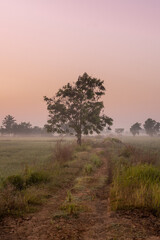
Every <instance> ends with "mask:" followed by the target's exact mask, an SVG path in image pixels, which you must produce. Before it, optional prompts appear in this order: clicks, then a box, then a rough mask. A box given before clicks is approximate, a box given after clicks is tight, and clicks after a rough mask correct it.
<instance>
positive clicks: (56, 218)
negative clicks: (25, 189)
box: [0, 159, 160, 240]
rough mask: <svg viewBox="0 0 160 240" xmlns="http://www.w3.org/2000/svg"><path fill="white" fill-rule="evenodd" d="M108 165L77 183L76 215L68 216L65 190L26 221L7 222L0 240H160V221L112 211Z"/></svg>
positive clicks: (0, 228) (74, 196)
mask: <svg viewBox="0 0 160 240" xmlns="http://www.w3.org/2000/svg"><path fill="white" fill-rule="evenodd" d="M107 172H108V162H107V159H103V165H102V166H101V167H100V168H97V170H96V171H95V172H94V173H93V174H92V175H89V176H86V175H82V176H80V177H78V178H77V179H76V181H75V182H74V183H73V185H72V187H70V188H69V190H70V192H71V198H72V199H71V202H70V204H71V205H72V206H78V207H79V209H80V210H76V211H77V212H76V214H71V215H66V214H64V213H63V211H62V210H60V206H62V205H63V204H64V203H66V196H67V189H61V190H60V191H59V192H58V193H57V195H56V196H55V197H54V198H53V197H52V198H51V199H50V200H49V202H48V203H47V204H45V205H44V206H43V208H42V209H41V210H40V211H39V212H37V213H34V214H30V215H28V216H27V217H25V218H19V219H14V218H6V219H4V220H3V221H2V222H1V224H0V240H2V239H3V240H46V239H47V240H67V239H68V240H94V239H96V240H122V239H123V240H127V239H128V240H136V239H137V240H140V239H146V240H149V239H150V240H160V220H158V219H157V218H156V217H154V216H151V215H149V214H147V213H143V214H142V213H139V212H136V211H134V212H133V213H131V212H124V213H122V212H121V213H114V212H112V211H111V210H110V204H109V185H108V184H107Z"/></svg>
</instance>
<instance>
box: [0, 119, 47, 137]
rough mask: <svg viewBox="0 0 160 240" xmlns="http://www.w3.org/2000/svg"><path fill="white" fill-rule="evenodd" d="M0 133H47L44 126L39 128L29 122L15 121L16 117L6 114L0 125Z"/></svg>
mask: <svg viewBox="0 0 160 240" xmlns="http://www.w3.org/2000/svg"><path fill="white" fill-rule="evenodd" d="M0 133H1V134H2V135H3V134H4V135H5V134H9V135H11V134H14V135H28V134H38V135H40V134H47V131H46V129H45V128H40V127H38V126H32V124H31V123H30V122H21V123H17V121H16V119H15V118H14V117H13V116H11V115H7V116H6V117H5V118H4V119H3V121H2V126H1V127H0Z"/></svg>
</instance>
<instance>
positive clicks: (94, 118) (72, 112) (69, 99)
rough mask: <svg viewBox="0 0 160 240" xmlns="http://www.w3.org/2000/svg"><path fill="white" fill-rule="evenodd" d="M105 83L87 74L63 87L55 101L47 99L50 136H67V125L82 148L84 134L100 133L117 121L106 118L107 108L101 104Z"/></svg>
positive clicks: (54, 98) (45, 98)
mask: <svg viewBox="0 0 160 240" xmlns="http://www.w3.org/2000/svg"><path fill="white" fill-rule="evenodd" d="M103 83H104V82H103V81H101V80H100V79H96V78H92V77H90V76H88V74H87V73H84V74H83V75H82V76H79V77H78V80H77V81H76V82H75V83H74V84H73V85H71V84H70V83H68V84H67V85H65V86H64V87H62V88H61V89H60V90H59V91H58V92H57V93H56V95H55V96H54V97H53V98H48V97H46V96H45V97H44V100H45V101H46V103H47V109H48V111H49V120H48V124H47V125H46V127H47V130H48V131H49V132H57V133H66V129H65V128H64V124H66V125H68V126H69V128H71V129H73V131H74V132H75V133H76V137H77V143H78V144H80V145H81V137H82V134H85V135H87V134H92V133H93V132H96V133H100V132H101V131H102V130H103V129H104V127H106V125H108V126H111V125H112V122H113V120H112V119H111V118H109V117H107V116H106V115H105V114H103V112H102V111H103V109H104V105H103V102H102V101H99V100H100V98H101V96H102V95H104V94H105V87H104V85H103Z"/></svg>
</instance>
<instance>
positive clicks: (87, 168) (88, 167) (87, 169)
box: [84, 163, 93, 174]
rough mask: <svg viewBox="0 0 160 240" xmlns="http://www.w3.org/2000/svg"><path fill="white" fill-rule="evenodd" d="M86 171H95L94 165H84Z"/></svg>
mask: <svg viewBox="0 0 160 240" xmlns="http://www.w3.org/2000/svg"><path fill="white" fill-rule="evenodd" d="M84 172H85V173H86V174H91V173H92V172H93V165H92V164H90V163H88V164H86V165H85V166H84Z"/></svg>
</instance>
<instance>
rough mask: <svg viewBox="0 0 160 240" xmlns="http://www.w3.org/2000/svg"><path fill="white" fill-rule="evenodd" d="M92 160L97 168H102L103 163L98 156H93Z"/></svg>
mask: <svg viewBox="0 0 160 240" xmlns="http://www.w3.org/2000/svg"><path fill="white" fill-rule="evenodd" d="M90 160H91V162H92V163H93V164H94V165H95V166H96V167H100V166H101V165H102V161H101V159H100V157H99V156H98V155H97V154H92V155H91V157H90Z"/></svg>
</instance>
